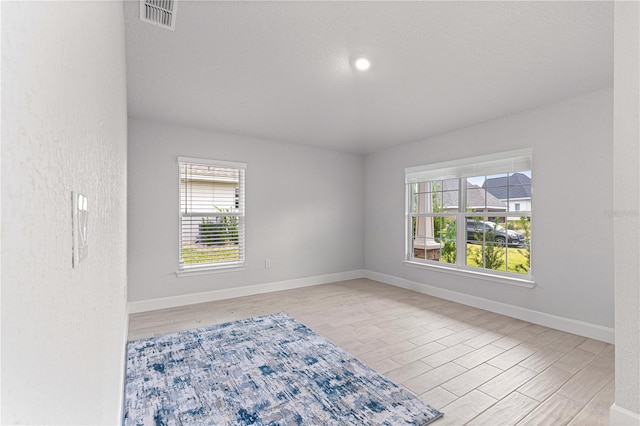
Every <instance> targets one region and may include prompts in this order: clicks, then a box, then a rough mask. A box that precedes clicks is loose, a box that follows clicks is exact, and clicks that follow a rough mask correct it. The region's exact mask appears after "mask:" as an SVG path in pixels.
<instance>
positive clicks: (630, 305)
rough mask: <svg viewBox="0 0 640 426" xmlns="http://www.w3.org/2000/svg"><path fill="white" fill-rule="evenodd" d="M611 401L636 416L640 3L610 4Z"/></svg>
mask: <svg viewBox="0 0 640 426" xmlns="http://www.w3.org/2000/svg"><path fill="white" fill-rule="evenodd" d="M615 29H616V33H615V55H614V61H615V74H614V78H615V80H614V95H615V97H614V99H615V104H614V105H615V107H614V110H615V122H614V124H615V126H614V157H613V160H614V175H613V176H614V204H613V207H614V212H615V216H614V231H615V241H616V245H615V267H616V269H615V271H616V272H615V300H616V306H615V309H616V405H617V406H619V407H621V408H623V409H626V410H629V411H632V412H634V413H636V418H637V419H639V418H640V281H639V277H640V268H639V267H638V265H639V264H640V244H639V242H638V236H639V235H640V226H639V224H638V217H639V213H638V209H639V208H640V202H639V201H640V199H639V197H638V196H639V194H638V191H639V188H640V185H639V184H640V173H639V172H638V170H639V169H640V167H639V166H640V164H639V160H640V155H639V154H640V151H639V148H638V142H639V140H640V127H639V121H638V113H639V111H640V105H639V102H640V97H639V96H638V92H639V90H640V87H639V85H638V76H640V7H639V6H638V2H616V5H615Z"/></svg>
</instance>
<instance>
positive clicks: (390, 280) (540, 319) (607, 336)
mask: <svg viewBox="0 0 640 426" xmlns="http://www.w3.org/2000/svg"><path fill="white" fill-rule="evenodd" d="M365 278H368V279H370V280H374V281H379V282H382V283H385V284H391V285H394V286H396V287H401V288H405V289H408V290H413V291H417V292H419V293H424V294H428V295H430V296H435V297H439V298H441V299H446V300H451V301H453V302H458V303H462V304H464V305H468V306H473V307H475V308H480V309H484V310H487V311H491V312H495V313H498V314H502V315H507V316H509V317H512V318H517V319H521V320H523V321H527V322H531V323H534V324H539V325H543V326H545V327H550V328H554V329H556V330H561V331H566V332H568V333H573V334H577V335H580V336H584V337H588V338H591V339H595V340H600V341H603V342H606V343H611V344H613V343H614V340H615V330H614V329H613V328H611V327H603V326H601V325H597V324H591V323H588V322H584V321H578V320H574V319H570V318H564V317H560V316H556V315H552V314H547V313H544V312H539V311H534V310H532V309H527V308H522V307H519V306H514V305H509V304H506V303H501V302H496V301H493V300H489V299H484V298H482V297H477V296H471V295H468V294H464V293H459V292H457V291H453V290H447V289H443V288H439V287H434V286H431V285H428V284H422V283H418V282H415V281H410V280H407V279H404V278H399V277H396V276H393V275H387V274H382V273H379V272H373V271H369V270H365Z"/></svg>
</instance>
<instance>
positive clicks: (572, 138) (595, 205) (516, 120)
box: [365, 89, 614, 327]
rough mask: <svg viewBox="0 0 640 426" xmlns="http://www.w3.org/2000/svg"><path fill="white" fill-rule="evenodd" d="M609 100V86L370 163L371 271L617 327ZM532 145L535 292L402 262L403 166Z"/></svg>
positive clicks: (367, 246)
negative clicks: (606, 212) (614, 302)
mask: <svg viewBox="0 0 640 426" xmlns="http://www.w3.org/2000/svg"><path fill="white" fill-rule="evenodd" d="M612 102H613V100H612V90H610V89H606V90H602V91H598V92H595V93H592V94H590V95H586V96H583V97H580V98H575V99H571V100H568V101H565V102H562V103H557V104H553V105H550V106H548V107H545V108H541V109H537V110H532V111H528V112H525V113H521V114H515V115H513V116H510V117H506V118H503V119H499V120H494V121H490V122H486V123H482V124H478V125H474V126H470V127H467V128H464V129H459V130H455V131H453V132H450V133H447V134H443V135H439V136H435V137H432V138H429V139H426V140H424V141H421V142H417V143H414V144H409V145H403V146H401V147H397V148H391V149H389V150H387V151H382V152H379V153H376V154H371V155H369V156H367V157H366V162H365V182H366V185H365V211H366V212H367V215H366V216H365V268H366V269H367V270H371V271H375V272H380V273H384V274H388V275H392V276H396V277H400V278H405V279H408V280H411V281H414V282H419V283H425V284H430V285H433V286H436V287H440V288H444V289H448V290H454V291H457V292H460V293H464V294H468V295H472V296H477V297H482V298H485V299H489V300H493V301H496V302H501V303H505V304H507V305H515V306H519V307H523V308H528V309H533V310H535V311H539V312H543V313H548V314H553V315H557V316H560V317H564V318H571V319H576V320H581V321H585V322H587V323H592V324H597V325H601V326H605V327H613V317H614V312H613V235H612V234H613V220H612V218H611V217H610V216H607V215H606V214H605V210H607V209H610V208H611V205H612V201H613V197H612V187H613V186H612V185H613V183H612V180H613V178H612V175H613V170H612V157H613V148H612V129H613V127H612V126H613V123H612V120H613V108H612V107H613V104H612ZM526 147H532V148H533V192H534V199H533V212H532V213H533V225H532V226H533V235H532V259H531V262H532V268H533V275H534V277H535V280H536V284H537V286H536V287H535V288H534V289H528V288H521V287H515V286H511V285H505V284H500V283H494V282H491V281H486V280H478V279H474V278H471V277H469V278H467V277H461V276H459V275H453V274H448V273H442V272H436V271H433V270H426V269H423V268H415V267H410V266H405V265H403V263H402V260H403V255H404V232H405V224H404V168H405V167H408V166H415V165H420V164H428V163H434V162H439V161H446V160H452V159H456V158H464V157H472V156H476V155H482V154H489V153H492V152H500V151H508V150H514V149H519V148H526Z"/></svg>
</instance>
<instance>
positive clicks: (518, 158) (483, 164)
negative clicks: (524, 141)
mask: <svg viewBox="0 0 640 426" xmlns="http://www.w3.org/2000/svg"><path fill="white" fill-rule="evenodd" d="M532 152H533V151H532V150H531V149H530V148H527V149H520V150H516V151H508V152H501V153H497V154H489V155H483V156H479V157H471V158H464V159H460V160H452V161H445V162H441V163H436V164H426V165H423V166H415V167H407V168H406V169H405V183H415V182H426V181H433V180H443V179H454V178H466V177H471V176H485V175H487V176H488V175H494V174H498V173H513V172H519V171H521V170H531V156H532Z"/></svg>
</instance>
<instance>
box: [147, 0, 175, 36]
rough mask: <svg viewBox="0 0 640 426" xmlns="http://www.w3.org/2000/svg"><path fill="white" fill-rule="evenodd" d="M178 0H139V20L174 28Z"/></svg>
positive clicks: (170, 28)
mask: <svg viewBox="0 0 640 426" xmlns="http://www.w3.org/2000/svg"><path fill="white" fill-rule="evenodd" d="M177 8H178V0H140V20H141V21H144V22H148V23H150V24H153V25H157V26H159V27H162V28H167V29H169V30H172V31H173V30H174V29H175V26H176V9H177Z"/></svg>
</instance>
